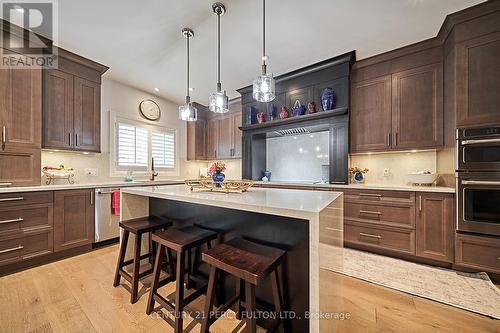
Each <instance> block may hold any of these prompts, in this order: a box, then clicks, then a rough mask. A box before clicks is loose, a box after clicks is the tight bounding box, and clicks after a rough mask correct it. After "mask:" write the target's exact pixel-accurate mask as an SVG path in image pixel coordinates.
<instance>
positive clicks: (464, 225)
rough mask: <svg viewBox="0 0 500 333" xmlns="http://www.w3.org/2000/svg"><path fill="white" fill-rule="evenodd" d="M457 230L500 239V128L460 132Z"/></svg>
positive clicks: (458, 138) (458, 140) (458, 143)
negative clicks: (499, 237)
mask: <svg viewBox="0 0 500 333" xmlns="http://www.w3.org/2000/svg"><path fill="white" fill-rule="evenodd" d="M456 156H457V164H456V166H457V183H456V186H457V220H458V221H457V229H458V230H459V231H466V232H473V233H480V234H487V235H495V236H500V127H484V128H471V129H458V130H457V154H456Z"/></svg>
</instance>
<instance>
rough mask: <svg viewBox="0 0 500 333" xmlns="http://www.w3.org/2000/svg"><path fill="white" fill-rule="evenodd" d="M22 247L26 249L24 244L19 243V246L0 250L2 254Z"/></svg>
mask: <svg viewBox="0 0 500 333" xmlns="http://www.w3.org/2000/svg"><path fill="white" fill-rule="evenodd" d="M22 249H24V246H22V245H19V246H18V247H13V248H12V249H7V250H2V251H0V254H3V253H8V252H12V251H17V250H22Z"/></svg>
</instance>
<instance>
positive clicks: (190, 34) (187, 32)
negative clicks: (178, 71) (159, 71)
mask: <svg viewBox="0 0 500 333" xmlns="http://www.w3.org/2000/svg"><path fill="white" fill-rule="evenodd" d="M182 34H183V35H184V37H186V51H187V71H186V72H187V80H186V81H187V86H186V104H189V103H190V102H191V96H190V94H189V76H190V75H189V74H190V70H189V63H190V55H189V53H190V52H189V39H191V37H193V36H194V32H193V30H191V29H189V28H184V29H182Z"/></svg>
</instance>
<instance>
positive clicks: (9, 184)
mask: <svg viewBox="0 0 500 333" xmlns="http://www.w3.org/2000/svg"><path fill="white" fill-rule="evenodd" d="M11 185H12V183H0V187H3V186H11Z"/></svg>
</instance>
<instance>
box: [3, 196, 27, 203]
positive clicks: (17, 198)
mask: <svg viewBox="0 0 500 333" xmlns="http://www.w3.org/2000/svg"><path fill="white" fill-rule="evenodd" d="M20 200H24V198H23V197H15V198H3V199H0V202H4V201H20Z"/></svg>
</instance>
